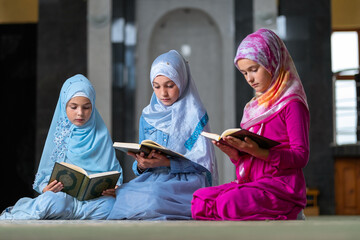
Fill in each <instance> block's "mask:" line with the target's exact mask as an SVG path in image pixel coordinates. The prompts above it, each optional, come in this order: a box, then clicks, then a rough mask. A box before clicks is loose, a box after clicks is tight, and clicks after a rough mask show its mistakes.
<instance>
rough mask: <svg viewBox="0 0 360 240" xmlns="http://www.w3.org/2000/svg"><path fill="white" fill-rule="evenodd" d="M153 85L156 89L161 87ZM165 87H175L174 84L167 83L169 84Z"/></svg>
mask: <svg viewBox="0 0 360 240" xmlns="http://www.w3.org/2000/svg"><path fill="white" fill-rule="evenodd" d="M153 87H154V88H156V89H159V88H160V86H153ZM165 87H167V88H173V87H174V85H167V86H165Z"/></svg>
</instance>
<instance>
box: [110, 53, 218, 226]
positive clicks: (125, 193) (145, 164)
mask: <svg viewBox="0 0 360 240" xmlns="http://www.w3.org/2000/svg"><path fill="white" fill-rule="evenodd" d="M150 81H151V84H152V87H153V90H154V93H153V95H152V98H151V100H150V104H149V105H148V106H147V107H145V108H144V109H143V112H142V116H141V118H140V124H139V142H141V141H143V140H145V139H149V140H153V141H155V142H157V143H159V144H161V145H163V146H165V147H167V148H169V149H172V150H174V151H176V152H179V153H181V154H182V155H184V156H185V157H186V158H187V159H188V160H184V159H177V158H168V157H167V156H165V155H162V154H160V153H157V152H154V151H153V152H151V153H150V154H149V155H148V156H145V155H144V154H143V153H141V154H130V153H129V155H131V156H133V157H134V158H135V159H136V160H135V161H134V165H133V171H134V172H135V174H136V175H137V176H138V177H136V178H135V179H134V180H132V181H130V182H129V183H126V184H123V185H122V186H121V187H120V188H118V189H117V190H116V202H115V204H114V207H113V209H112V211H111V213H110V215H109V217H108V219H137V220H140V219H147V220H166V219H190V218H191V199H192V194H193V192H194V191H195V190H197V189H199V188H202V187H206V186H210V185H213V184H214V185H217V166H216V159H215V153H214V148H213V145H212V143H211V142H210V141H209V140H208V139H206V138H204V137H203V136H201V135H200V133H201V132H202V131H203V130H205V131H210V129H209V124H208V115H207V113H206V109H205V108H204V106H203V104H202V102H201V100H200V97H199V94H198V91H197V89H196V86H195V83H194V81H193V79H192V77H191V73H190V69H189V65H188V63H187V62H186V61H185V60H184V58H183V57H182V56H181V55H180V54H179V53H178V52H177V51H175V50H171V51H169V52H167V53H164V54H162V55H160V56H159V57H157V58H156V59H155V61H154V62H153V64H152V66H151V72H150Z"/></svg>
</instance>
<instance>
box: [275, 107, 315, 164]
mask: <svg viewBox="0 0 360 240" xmlns="http://www.w3.org/2000/svg"><path fill="white" fill-rule="evenodd" d="M283 116H284V121H285V124H286V131H287V134H288V141H289V143H288V144H289V146H288V147H286V148H282V149H277V148H274V149H271V150H270V154H269V157H268V159H270V161H271V164H272V165H273V166H275V167H277V168H280V169H289V168H303V167H305V166H306V164H307V162H308V160H309V119H310V116H309V112H308V110H307V109H306V107H305V106H304V105H303V104H302V103H300V102H292V103H289V104H288V106H286V107H285V109H284V115H283Z"/></svg>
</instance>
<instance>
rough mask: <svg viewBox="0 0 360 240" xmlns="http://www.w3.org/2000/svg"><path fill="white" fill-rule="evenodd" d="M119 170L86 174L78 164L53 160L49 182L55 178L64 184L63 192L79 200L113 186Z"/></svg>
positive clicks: (99, 193) (96, 195) (98, 194)
mask: <svg viewBox="0 0 360 240" xmlns="http://www.w3.org/2000/svg"><path fill="white" fill-rule="evenodd" d="M119 177H120V172H118V171H110V172H103V173H96V174H91V175H88V174H87V173H86V171H85V170H84V169H82V168H80V167H78V166H75V165H73V164H69V163H65V162H61V163H58V162H55V165H54V168H53V171H52V174H51V177H50V180H49V183H50V182H52V181H54V180H57V181H59V182H61V183H62V184H63V185H64V188H63V189H62V191H63V192H65V193H67V194H69V195H71V196H73V197H75V198H77V199H78V200H80V201H83V200H89V199H93V198H97V197H100V196H101V193H102V192H103V191H104V190H106V189H111V188H115V185H116V183H117V181H118V179H119Z"/></svg>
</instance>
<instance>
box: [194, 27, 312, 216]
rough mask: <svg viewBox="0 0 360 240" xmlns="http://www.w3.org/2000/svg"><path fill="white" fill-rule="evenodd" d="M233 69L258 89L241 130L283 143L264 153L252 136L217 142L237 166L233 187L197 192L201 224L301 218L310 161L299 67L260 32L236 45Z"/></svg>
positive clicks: (276, 41)
mask: <svg viewBox="0 0 360 240" xmlns="http://www.w3.org/2000/svg"><path fill="white" fill-rule="evenodd" d="M234 63H235V66H236V67H237V68H238V69H239V71H240V72H241V73H242V74H243V75H244V77H245V79H246V81H247V82H248V83H249V85H250V86H251V87H252V88H253V89H254V90H255V97H254V98H253V99H251V100H250V102H248V103H247V104H246V106H245V109H244V115H243V118H242V120H241V124H240V125H241V127H242V128H244V129H248V130H249V131H251V132H255V133H257V134H259V135H262V136H265V137H267V138H270V139H273V140H275V141H277V142H280V143H281V144H280V145H278V146H276V147H273V148H271V149H262V148H260V147H259V146H258V145H257V144H256V143H255V142H254V141H252V140H251V139H250V138H245V139H244V141H241V140H239V139H236V138H233V137H225V138H224V139H223V140H225V141H226V143H227V144H226V145H225V144H221V143H219V142H213V143H214V144H215V145H216V146H217V147H219V148H220V149H221V150H222V151H223V152H224V153H226V154H227V155H228V156H229V158H230V160H231V161H232V163H233V164H234V165H235V166H236V176H237V179H236V180H235V181H233V182H231V183H227V184H223V185H220V186H215V187H208V188H202V189H199V190H197V191H196V192H195V193H194V195H193V200H192V209H191V210H192V217H193V218H194V219H197V220H265V219H273V220H286V219H289V220H290V219H297V216H298V215H299V214H300V213H301V211H302V209H303V208H304V207H305V205H306V184H305V179H304V175H303V172H302V168H304V167H305V166H306V164H307V162H308V159H309V121H310V120H309V118H310V117H309V108H308V104H307V100H306V95H305V92H304V89H303V86H302V83H301V80H300V78H299V75H298V73H297V71H296V68H295V65H294V63H293V61H292V59H291V56H290V54H289V52H288V51H287V49H286V47H285V45H284V43H283V41H282V40H281V39H280V38H279V37H278V36H277V35H276V34H275V33H274V32H272V31H270V30H268V29H260V30H258V31H256V32H255V33H252V34H250V35H248V36H247V37H246V38H245V39H244V40H243V41H242V42H241V44H240V46H239V47H238V50H237V53H236V57H235V59H234Z"/></svg>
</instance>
